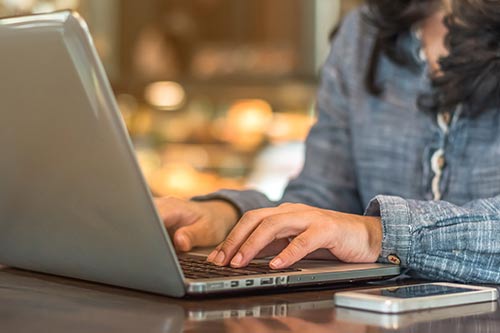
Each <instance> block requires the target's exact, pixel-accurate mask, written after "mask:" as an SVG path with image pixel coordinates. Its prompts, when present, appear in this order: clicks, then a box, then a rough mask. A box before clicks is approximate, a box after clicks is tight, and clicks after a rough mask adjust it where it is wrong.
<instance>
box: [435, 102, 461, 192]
mask: <svg viewBox="0 0 500 333" xmlns="http://www.w3.org/2000/svg"><path fill="white" fill-rule="evenodd" d="M460 113H461V107H459V108H457V111H456V112H454V113H453V115H452V113H451V112H449V111H446V112H440V113H438V114H437V124H438V126H439V129H440V131H441V134H442V140H441V143H440V147H439V148H438V149H437V150H436V151H435V152H434V154H432V156H431V160H430V164H431V170H432V172H433V174H434V175H433V177H432V180H431V191H432V197H433V200H436V201H438V200H441V199H442V197H443V193H442V180H443V172H444V168H445V167H446V146H447V143H448V141H449V135H450V127H451V126H453V124H455V123H456V121H457V120H458V117H460Z"/></svg>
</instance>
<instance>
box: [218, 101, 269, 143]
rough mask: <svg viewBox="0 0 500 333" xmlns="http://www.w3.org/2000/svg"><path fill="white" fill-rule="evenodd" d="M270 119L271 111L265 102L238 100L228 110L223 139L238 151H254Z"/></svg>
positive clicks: (261, 139) (262, 137)
mask: <svg viewBox="0 0 500 333" xmlns="http://www.w3.org/2000/svg"><path fill="white" fill-rule="evenodd" d="M272 119H273V110H272V108H271V105H269V103H267V102H266V101H264V100H260V99H244V100H238V101H236V102H234V103H233V104H232V105H231V107H230V108H229V112H228V116H227V119H226V121H225V126H224V127H225V128H224V132H225V133H224V137H225V139H226V140H227V141H229V142H231V143H232V144H233V145H235V146H236V147H238V148H240V149H244V150H251V149H254V148H255V147H257V146H258V145H259V144H261V143H262V141H263V140H264V137H265V135H264V134H265V132H266V131H267V128H268V127H269V125H270V123H271V121H272Z"/></svg>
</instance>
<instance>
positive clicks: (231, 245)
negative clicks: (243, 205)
mask: <svg viewBox="0 0 500 333" xmlns="http://www.w3.org/2000/svg"><path fill="white" fill-rule="evenodd" d="M277 209H278V208H262V209H256V210H252V211H248V212H246V213H245V214H244V215H243V217H242V218H241V219H240V220H239V221H238V223H237V224H236V225H235V226H234V228H233V229H232V230H231V232H230V233H229V235H228V236H227V237H226V239H225V240H224V242H222V243H221V244H220V245H219V246H218V251H217V253H216V254H215V255H214V256H212V254H211V255H210V256H209V257H210V258H209V259H212V258H213V260H210V261H211V262H213V263H214V264H216V265H220V266H225V265H227V264H229V261H230V259H231V258H232V257H233V256H234V254H235V253H236V250H237V249H239V247H240V246H241V244H243V242H244V241H245V240H246V239H247V237H248V236H249V235H250V234H251V233H252V232H253V231H254V230H255V228H257V226H258V225H259V224H260V223H261V221H262V219H264V218H265V217H266V216H269V215H272V214H274V212H276V211H277Z"/></svg>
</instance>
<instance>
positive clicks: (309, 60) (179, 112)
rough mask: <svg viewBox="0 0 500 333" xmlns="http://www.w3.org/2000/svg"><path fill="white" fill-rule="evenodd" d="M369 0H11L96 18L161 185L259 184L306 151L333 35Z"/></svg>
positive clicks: (264, 185)
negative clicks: (321, 70) (344, 18)
mask: <svg viewBox="0 0 500 333" xmlns="http://www.w3.org/2000/svg"><path fill="white" fill-rule="evenodd" d="M360 2H361V1H360V0H141V1H137V0H44V1H42V0H0V16H11V15H19V14H26V13H42V12H50V11H54V10H61V9H74V10H77V11H78V12H80V14H81V15H82V16H83V17H84V18H85V19H86V21H87V23H88V25H89V28H90V31H91V33H92V36H93V38H94V42H95V45H96V47H97V49H98V52H99V55H100V56H101V59H102V61H103V63H104V66H105V68H106V71H107V74H108V76H109V79H110V81H111V84H112V86H113V89H114V92H115V94H116V98H117V101H118V104H119V107H120V110H121V113H122V115H123V117H124V120H125V122H126V124H127V127H128V130H129V133H130V135H131V137H132V139H133V142H134V145H135V148H136V151H137V155H138V158H139V162H140V164H141V167H142V170H143V172H144V174H145V176H146V179H147V181H148V182H149V184H150V187H151V190H152V192H153V194H154V195H156V196H163V195H174V196H178V197H190V196H193V195H197V194H203V193H207V192H211V191H214V190H216V189H219V188H233V189H241V188H246V187H251V188H256V189H258V190H261V191H263V192H264V193H266V194H267V195H268V196H269V197H270V198H271V199H279V198H280V196H281V194H282V191H283V188H284V186H285V184H286V182H287V180H288V179H289V178H290V177H293V176H294V175H295V174H297V173H298V172H299V171H300V169H301V166H302V163H303V150H304V146H303V141H304V139H305V137H306V135H307V132H308V131H309V128H310V127H311V126H312V125H313V124H314V122H315V113H314V101H315V90H316V87H317V82H318V72H319V68H320V67H321V65H322V63H323V62H324V59H325V58H326V56H327V53H328V49H329V39H328V36H329V34H330V33H331V31H332V30H333V29H334V27H335V26H336V25H337V24H338V22H339V20H341V18H342V16H343V15H345V13H346V12H347V11H349V10H350V9H351V8H352V7H354V6H356V5H359V3H360Z"/></svg>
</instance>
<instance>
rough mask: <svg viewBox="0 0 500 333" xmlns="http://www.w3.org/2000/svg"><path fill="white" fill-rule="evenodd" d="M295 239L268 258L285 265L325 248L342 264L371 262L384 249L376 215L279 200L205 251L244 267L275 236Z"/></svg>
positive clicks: (224, 262)
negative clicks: (275, 205)
mask: <svg viewBox="0 0 500 333" xmlns="http://www.w3.org/2000/svg"><path fill="white" fill-rule="evenodd" d="M289 237H294V238H293V239H292V240H291V242H290V243H289V244H288V246H286V248H285V249H284V250H282V251H281V252H280V253H279V254H278V255H277V256H276V257H275V258H274V259H273V260H272V261H271V262H270V266H271V268H273V269H279V268H284V267H288V266H290V265H292V264H294V263H295V262H297V261H298V260H300V259H302V258H304V257H306V256H307V255H308V254H310V253H312V252H314V251H316V250H319V249H327V250H328V251H329V252H330V253H331V254H332V255H333V256H335V257H336V258H338V259H339V260H342V261H344V262H357V263H367V262H375V261H376V260H377V258H378V256H379V254H380V251H381V247H382V225H381V223H380V218H378V217H369V216H360V215H353V214H345V213H339V212H335V211H331V210H325V209H319V208H314V207H310V206H307V205H302V204H283V205H280V206H279V207H276V208H264V209H258V210H254V211H250V212H247V213H246V214H245V215H244V216H243V217H242V218H241V220H240V221H239V222H238V223H237V224H236V226H235V227H234V228H233V230H232V231H231V232H230V233H229V236H228V237H227V238H226V240H224V242H223V243H221V244H220V245H219V246H217V248H216V249H215V250H214V251H213V252H212V253H211V254H210V255H209V257H208V260H209V261H211V262H213V263H215V264H217V265H221V266H224V265H228V264H231V266H233V267H244V266H246V265H248V263H249V262H250V261H251V260H252V259H253V258H255V257H256V256H257V255H258V254H259V252H261V251H262V250H263V249H264V248H266V247H268V246H269V245H270V244H272V243H274V242H276V241H277V240H282V239H288V238H289Z"/></svg>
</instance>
